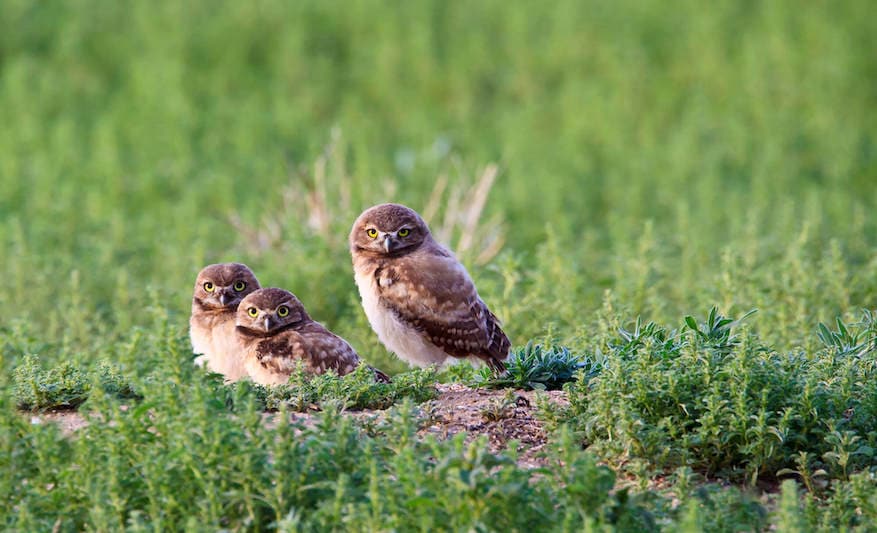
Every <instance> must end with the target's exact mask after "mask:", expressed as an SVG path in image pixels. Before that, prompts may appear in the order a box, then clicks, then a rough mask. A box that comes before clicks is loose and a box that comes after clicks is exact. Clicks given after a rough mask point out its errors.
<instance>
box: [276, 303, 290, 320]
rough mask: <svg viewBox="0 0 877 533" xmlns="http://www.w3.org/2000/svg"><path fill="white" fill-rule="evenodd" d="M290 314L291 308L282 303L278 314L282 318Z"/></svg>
mask: <svg viewBox="0 0 877 533" xmlns="http://www.w3.org/2000/svg"><path fill="white" fill-rule="evenodd" d="M288 314H289V308H288V307H286V306H285V305H281V306H280V307H278V308H277V316H279V317H280V318H283V317H285V316H286V315H288Z"/></svg>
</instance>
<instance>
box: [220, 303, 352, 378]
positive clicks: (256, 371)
mask: <svg viewBox="0 0 877 533" xmlns="http://www.w3.org/2000/svg"><path fill="white" fill-rule="evenodd" d="M236 324H237V338H238V343H239V345H240V347H241V353H242V354H243V358H244V367H245V368H246V370H247V373H248V374H249V375H250V377H251V378H252V379H253V381H255V382H256V383H261V384H262V385H276V384H280V383H286V382H287V380H288V379H289V376H290V374H291V373H292V372H293V371H294V370H295V368H296V365H297V364H298V363H299V362H301V363H302V364H304V369H305V370H306V371H307V372H310V373H312V374H322V373H324V372H325V371H327V370H329V369H332V370H334V371H335V372H337V373H338V375H344V374H349V373H350V372H353V370H354V369H355V368H356V367H357V365H359V356H357V355H356V352H355V351H354V350H353V348H351V346H350V345H349V344H347V341H345V340H344V339H342V338H341V337H339V336H338V335H335V334H334V333H332V332H331V331H329V330H328V329H326V328H325V327H323V325H322V324H320V323H319V322H314V321H313V320H312V319H311V317H310V316H308V313H307V311H305V308H304V306H303V305H302V304H301V302H300V301H299V300H298V298H296V297H295V295H294V294H292V293H291V292H289V291H285V290H283V289H273V288H271V289H260V290H258V291H256V292H254V293H252V294H250V295H249V296H247V297H246V298H244V300H243V301H242V302H241V304H240V306H239V307H238V312H237V322H236Z"/></svg>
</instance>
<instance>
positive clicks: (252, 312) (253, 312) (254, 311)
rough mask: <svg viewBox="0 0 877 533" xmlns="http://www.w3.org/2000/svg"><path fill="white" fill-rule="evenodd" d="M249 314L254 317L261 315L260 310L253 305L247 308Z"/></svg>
mask: <svg viewBox="0 0 877 533" xmlns="http://www.w3.org/2000/svg"><path fill="white" fill-rule="evenodd" d="M247 314H248V315H250V316H251V317H253V318H256V317H257V316H259V310H258V309H256V308H255V307H251V308H249V309H247Z"/></svg>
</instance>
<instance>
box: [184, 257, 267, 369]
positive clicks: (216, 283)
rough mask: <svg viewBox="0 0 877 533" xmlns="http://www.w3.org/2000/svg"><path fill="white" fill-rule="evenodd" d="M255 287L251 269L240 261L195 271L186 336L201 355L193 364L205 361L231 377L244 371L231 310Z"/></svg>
mask: <svg viewBox="0 0 877 533" xmlns="http://www.w3.org/2000/svg"><path fill="white" fill-rule="evenodd" d="M258 288H259V281H258V280H257V279H256V276H255V274H253V271H252V270H250V269H249V267H247V265H242V264H240V263H221V264H218V265H208V266H206V267H204V269H203V270H201V272H199V273H198V277H197V279H196V280H195V294H194V295H193V296H192V316H191V317H190V318H189V337H190V338H191V339H192V350H193V351H194V352H195V353H198V354H203V355H202V356H200V357H198V358H197V359H195V364H197V365H199V366H200V365H203V364H204V363H207V368H209V369H210V370H211V371H213V372H218V373H220V374H223V375H224V376H225V377H226V379H229V380H231V381H235V380H238V379H240V378H242V377H244V376H246V375H247V373H246V371H245V370H244V365H243V360H242V359H241V357H240V347H239V346H238V343H237V336H236V335H235V329H234V328H235V313H236V312H237V309H238V304H240V302H241V300H243V299H244V297H245V296H246V295H248V294H250V293H251V292H253V291H255V290H256V289H258Z"/></svg>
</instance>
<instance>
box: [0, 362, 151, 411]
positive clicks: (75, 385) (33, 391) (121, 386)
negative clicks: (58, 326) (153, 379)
mask: <svg viewBox="0 0 877 533" xmlns="http://www.w3.org/2000/svg"><path fill="white" fill-rule="evenodd" d="M12 381H13V387H14V391H13V395H14V398H15V403H16V406H17V407H18V408H19V409H23V410H29V411H46V410H49V409H75V408H77V407H78V406H79V405H81V404H82V403H83V402H85V401H86V400H87V399H88V397H89V394H90V392H91V390H92V387H93V386H95V385H97V386H98V387H101V389H102V390H103V391H104V392H106V393H107V394H110V395H112V396H115V397H118V398H137V397H139V396H138V394H137V393H136V392H135V391H134V389H133V387H132V386H131V384H130V383H129V382H128V381H127V380H126V378H124V377H123V376H122V375H121V374H119V372H118V369H117V368H115V367H113V366H112V365H111V364H110V363H108V362H106V361H101V362H99V363H98V366H97V369H96V370H94V371H91V372H88V371H83V370H81V369H80V368H79V367H78V366H76V365H75V364H74V363H73V362H70V361H64V362H62V363H60V364H58V365H55V366H52V367H50V368H49V369H44V368H43V366H42V364H41V360H40V358H39V357H38V356H36V355H33V354H30V355H26V356H25V357H24V358H23V359H22V361H21V363H20V364H19V365H17V366H16V367H15V369H14V370H13V372H12Z"/></svg>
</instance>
